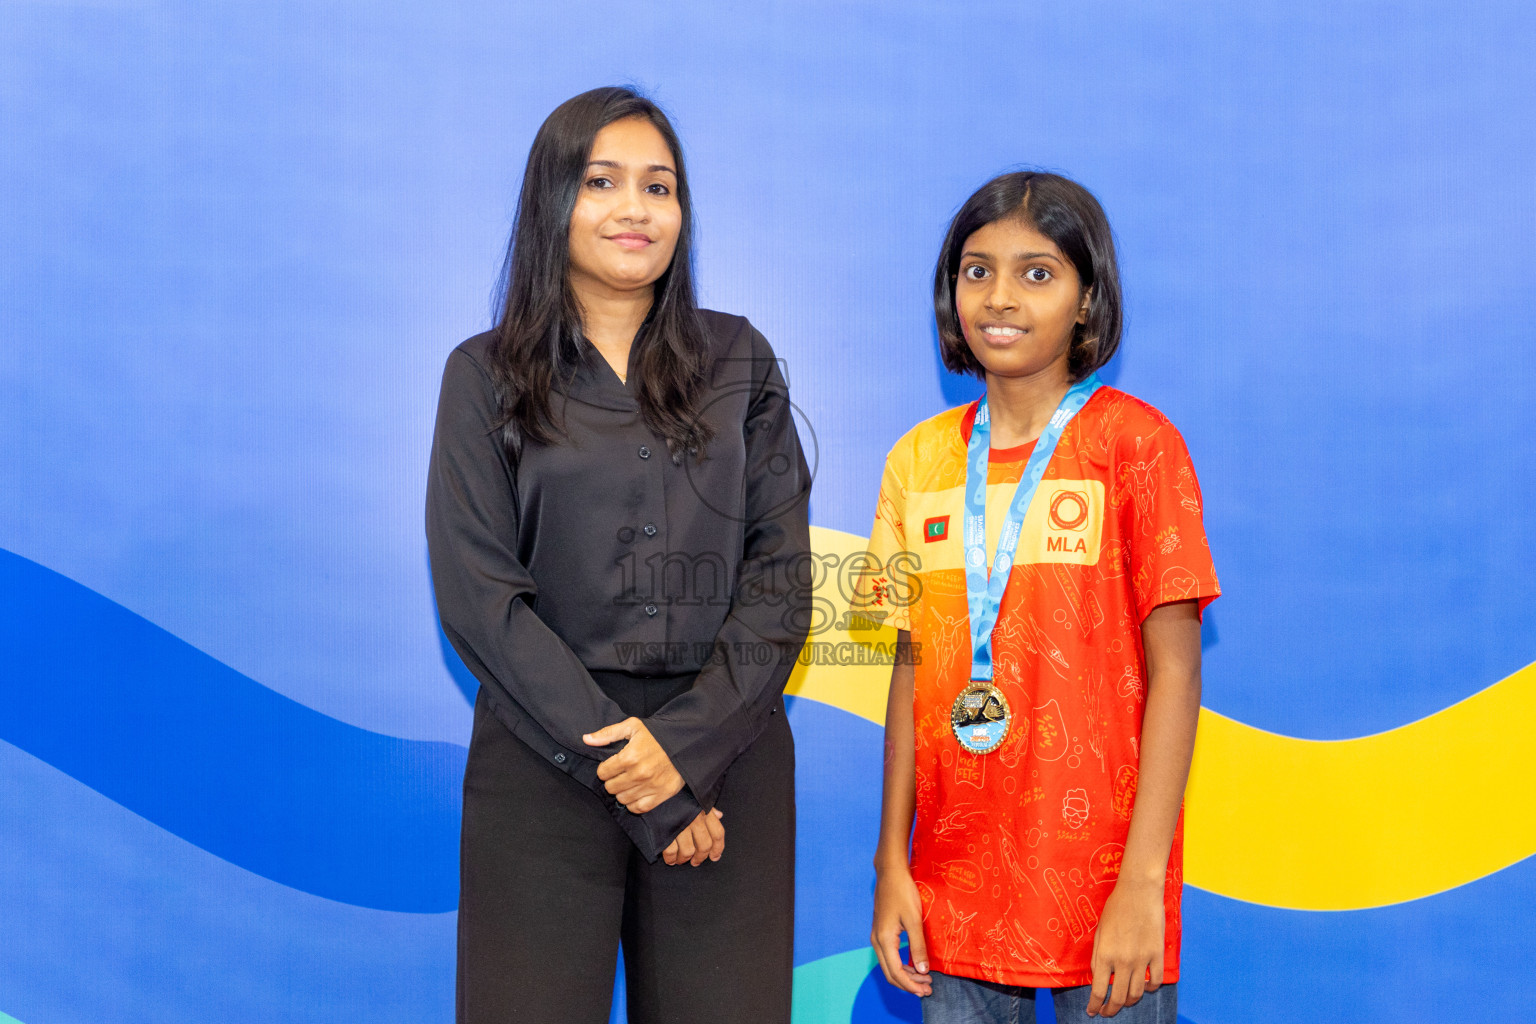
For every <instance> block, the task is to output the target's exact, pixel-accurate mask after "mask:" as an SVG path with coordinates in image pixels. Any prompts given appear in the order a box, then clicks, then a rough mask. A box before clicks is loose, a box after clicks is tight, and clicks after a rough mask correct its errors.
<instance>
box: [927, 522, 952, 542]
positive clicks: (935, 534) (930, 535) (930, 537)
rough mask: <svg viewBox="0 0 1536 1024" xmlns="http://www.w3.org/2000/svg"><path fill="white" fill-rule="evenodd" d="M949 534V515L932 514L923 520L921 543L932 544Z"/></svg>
mask: <svg viewBox="0 0 1536 1024" xmlns="http://www.w3.org/2000/svg"><path fill="white" fill-rule="evenodd" d="M948 536H949V516H934V517H933V518H932V519H925V520H923V543H925V544H932V543H933V542H934V541H936V540H943V539H944V538H946V537H948Z"/></svg>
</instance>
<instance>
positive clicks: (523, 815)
mask: <svg viewBox="0 0 1536 1024" xmlns="http://www.w3.org/2000/svg"><path fill="white" fill-rule="evenodd" d="M594 675H596V674H594ZM597 679H598V684H599V685H600V686H602V687H603V689H604V690H605V691H606V692H607V693H608V695H609V696H611V697H612V698H613V699H614V700H615V701H616V702H617V703H618V705H619V706H620V707H621V708H623V709H624V713H625V714H627V715H635V716H638V717H645V716H646V715H647V714H650V713H651V712H653V711H655V710H656V709H657V708H659V707H660V706H661V705H662V704H664V703H665V702H666V701H667V700H668V699H669V698H670V697H672V696H673V695H675V694H676V693H678V692H681V691H682V690H685V689H687V687H688V686H689V685H690V684H691V679H689V678H683V679H671V680H662V681H655V680H652V681H647V680H643V679H639V678H637V677H634V676H627V675H619V674H612V675H609V674H604V675H601V676H597ZM768 721H769V723H770V724H769V725H768V727H767V728H766V729H765V730H764V731H763V734H762V735H761V736H759V737H758V738H757V740H756V742H754V743H753V745H752V746H751V747H750V748H748V749H747V751H746V752H745V753H743V754H742V755H741V756H740V757H739V758H737V759H736V761H735V763H734V764H732V765H731V767H730V769H729V771H727V773H726V776H725V782H724V785H723V788H722V789H721V791H720V797H719V800H718V801H717V803H716V806H717V807H719V809H720V810H721V811H722V812H723V813H724V817H723V818H722V819H721V823H722V824H723V825H724V826H725V853H724V855H723V856H722V857H721V858H720V860H719V861H717V862H712V861H705V862H704V863H703V864H702V865H700V866H699V867H692V866H690V865H688V864H687V863H684V864H682V865H679V866H677V867H670V866H668V865H667V864H666V863H664V862H663V861H660V860H658V861H657V862H656V863H655V864H650V863H647V862H646V861H645V860H644V858H642V857H641V856H640V855H639V854H638V852H636V850H635V848H634V845H633V844H632V843H631V842H630V841H629V839H628V837H626V836H625V835H624V833H623V832H622V831H621V830H620V829H619V827H618V825H617V824H616V823H615V822H614V820H613V818H612V817H611V816H610V815H609V813H608V811H607V810H606V809H605V808H604V807H603V804H602V802H601V801H600V800H599V799H598V797H597V796H596V795H595V794H593V793H592V792H591V791H590V790H588V789H586V788H585V787H584V786H582V785H581V784H580V783H579V782H576V781H575V780H573V779H571V778H570V777H569V776H568V775H566V774H565V773H563V772H561V771H560V770H559V769H558V768H556V767H554V766H553V765H551V764H550V763H549V762H548V761H546V760H545V759H544V758H542V757H540V756H539V755H537V754H536V753H534V752H533V751H532V750H530V749H529V748H528V747H527V746H526V745H525V744H523V742H522V741H521V740H519V739H517V738H516V737H515V736H513V735H512V733H511V732H509V731H508V730H507V728H506V727H505V726H503V725H502V724H501V722H499V721H498V720H497V719H496V718H495V716H494V715H492V713H491V710H490V707H489V703H488V701H487V700H486V697H485V693H484V691H483V690H482V691H481V694H480V697H479V698H478V699H477V700H476V701H475V725H474V733H473V735H472V738H471V739H470V743H469V763H468V764H467V766H466V767H465V771H464V827H463V834H462V840H461V846H460V888H459V970H458V1021H459V1024H492V1022H495V1024H501V1022H503V1021H529V1022H534V1024H606V1022H607V1020H608V1015H609V1010H610V1004H611V1002H612V998H611V997H612V992H613V980H614V971H615V966H616V959H617V955H618V947H619V943H620V941H621V940H622V942H623V946H624V967H625V984H626V987H627V989H628V996H629V1006H628V1009H629V1019H630V1021H631V1024H732V1022H737V1021H739V1022H741V1024H788V1022H789V1005H790V975H791V970H792V967H793V960H792V956H793V945H794V856H795V802H794V794H795V748H794V739H793V738H792V737H791V736H790V732H789V724H788V722H786V721H785V716H784V710H783V707H782V706H781V707H780V708H779V709H778V712H777V714H774V715H771V716H770V717H769V719H768Z"/></svg>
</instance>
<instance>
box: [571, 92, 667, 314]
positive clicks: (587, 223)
mask: <svg viewBox="0 0 1536 1024" xmlns="http://www.w3.org/2000/svg"><path fill="white" fill-rule="evenodd" d="M682 225H683V210H682V207H681V206H680V205H679V204H678V201H677V170H676V168H675V167H674V166H673V159H672V151H671V150H670V149H668V148H667V142H666V140H665V139H663V138H662V137H661V132H659V131H657V130H656V127H655V126H654V125H652V124H651V123H650V122H649V121H647V120H645V119H644V118H639V117H631V118H625V119H624V120H622V121H615V122H613V123H612V124H610V125H608V126H607V127H605V128H603V129H602V130H601V131H599V132H598V133H597V138H596V139H594V140H593V142H592V155H591V158H590V159H589V161H588V163H587V171H586V177H585V178H584V179H583V180H582V184H581V191H580V192H578V193H577V195H576V208H575V209H574V210H572V211H571V236H570V247H571V269H570V275H571V284H572V286H573V287H574V288H575V289H576V292H577V294H578V295H580V294H581V293H583V292H586V293H588V294H592V293H596V294H599V295H603V294H615V293H632V292H635V291H637V290H642V289H649V288H650V287H651V286H652V285H654V284H655V283H656V279H657V278H659V277H661V275H662V274H664V273H666V270H667V268H668V267H669V266H671V265H672V254H673V253H674V252H675V251H677V237H678V234H679V232H680V231H681V230H682Z"/></svg>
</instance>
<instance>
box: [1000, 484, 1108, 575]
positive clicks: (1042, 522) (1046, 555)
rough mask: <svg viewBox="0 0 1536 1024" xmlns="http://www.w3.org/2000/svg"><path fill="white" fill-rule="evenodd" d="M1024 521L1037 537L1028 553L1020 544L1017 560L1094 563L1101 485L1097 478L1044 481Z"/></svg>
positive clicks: (1101, 518)
mask: <svg viewBox="0 0 1536 1024" xmlns="http://www.w3.org/2000/svg"><path fill="white" fill-rule="evenodd" d="M1029 511H1030V515H1029V516H1028V518H1027V519H1026V521H1025V523H1024V532H1025V534H1026V536H1028V535H1031V534H1032V535H1033V536H1034V537H1036V538H1038V547H1037V548H1035V550H1034V551H1033V552H1031V554H1030V555H1029V556H1027V557H1026V556H1025V555H1024V554H1023V548H1024V545H1023V544H1020V554H1019V555H1018V561H1020V562H1024V561H1033V562H1068V563H1075V564H1078V565H1094V564H1096V563H1097V562H1098V560H1099V544H1100V541H1101V539H1102V534H1103V530H1104V484H1103V482H1102V481H1099V480H1046V481H1043V482H1042V483H1041V484H1040V492H1039V497H1038V498H1036V500H1035V501H1034V503H1033V505H1032V507H1031V508H1030V510H1029Z"/></svg>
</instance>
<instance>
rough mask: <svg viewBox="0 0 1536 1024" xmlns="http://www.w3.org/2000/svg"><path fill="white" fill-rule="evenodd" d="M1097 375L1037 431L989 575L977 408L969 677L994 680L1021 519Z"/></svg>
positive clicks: (969, 542)
mask: <svg viewBox="0 0 1536 1024" xmlns="http://www.w3.org/2000/svg"><path fill="white" fill-rule="evenodd" d="M1103 386H1104V383H1103V381H1101V380H1099V375H1098V374H1096V373H1095V374H1090V375H1089V377H1088V379H1087V380H1082V381H1079V382H1077V383H1076V384H1074V385H1072V387H1071V388H1069V389H1068V391H1067V393H1066V395H1065V397H1063V398H1062V400H1061V404H1060V405H1058V406H1057V407H1056V412H1055V413H1053V414H1052V416H1051V421H1050V422H1049V423H1047V424H1046V425H1045V429H1044V430H1043V431H1041V432H1040V440H1038V441H1036V442H1035V450H1034V451H1033V452H1031V453H1030V455H1029V462H1028V463H1027V464H1026V465H1025V466H1024V478H1023V479H1022V480H1020V481H1019V487H1018V490H1016V491H1014V494H1013V502H1012V503H1011V504H1010V505H1009V506H1008V518H1006V519H1004V520H1003V529H1002V533H1001V534H1000V535H999V536H998V538H997V555H996V556H995V557H994V558H993V559H992V575H991V576H990V578H989V577H988V576H987V574H986V565H987V463H988V461H989V459H990V456H991V451H992V444H991V438H992V428H991V419H992V418H991V416H990V415H989V414H988V412H987V399H986V396H985V395H983V396H982V398H981V401H980V402H978V403H977V405H976V422H975V423H974V424H973V425H972V426H971V440H970V444H969V445H968V446H967V447H966V452H965V597H966V601H967V603H968V605H969V608H970V613H971V678H972V679H978V680H982V681H985V682H990V681H991V679H992V629H993V627H994V626H996V625H997V612H998V609H999V608H1000V607H1001V606H1002V603H1003V590H1004V589H1006V588H1007V586H1008V575H1009V573H1010V571H1011V570H1012V569H1013V553H1014V551H1015V550H1016V549H1017V548H1018V546H1019V533H1020V532H1021V531H1022V530H1023V528H1024V516H1025V514H1026V513H1028V512H1029V505H1030V502H1032V501H1034V498H1035V491H1036V490H1038V489H1039V487H1040V480H1041V479H1042V478H1043V477H1044V476H1045V467H1046V465H1047V464H1048V463H1049V462H1050V461H1051V456H1052V455H1053V454H1055V452H1056V445H1057V443H1058V442H1059V441H1060V440H1061V432H1062V431H1063V430H1065V429H1067V424H1068V423H1071V422H1072V417H1074V416H1076V415H1077V414H1078V413H1079V412H1081V411H1082V409H1083V406H1085V405H1087V404H1088V399H1090V398H1092V397H1093V393H1094V392H1095V391H1097V390H1099V388H1101V387H1103Z"/></svg>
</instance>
